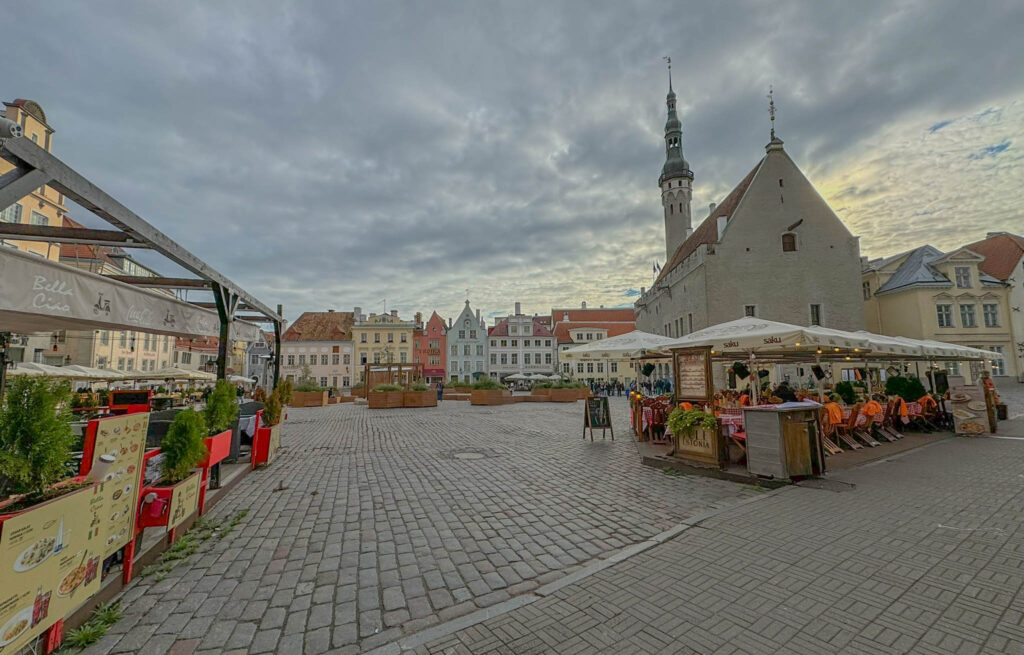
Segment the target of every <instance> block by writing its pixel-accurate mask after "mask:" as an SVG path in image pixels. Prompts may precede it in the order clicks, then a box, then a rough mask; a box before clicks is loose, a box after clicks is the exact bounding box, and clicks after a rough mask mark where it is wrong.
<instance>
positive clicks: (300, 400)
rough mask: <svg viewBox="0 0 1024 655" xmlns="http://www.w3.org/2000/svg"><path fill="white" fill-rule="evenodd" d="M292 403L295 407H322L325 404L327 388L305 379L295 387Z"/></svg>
mask: <svg viewBox="0 0 1024 655" xmlns="http://www.w3.org/2000/svg"><path fill="white" fill-rule="evenodd" d="M292 404H293V405H294V406H295V407H323V406H324V405H326V404H327V389H324V388H322V387H320V385H318V384H316V383H315V382H313V381H311V380H306V381H304V382H302V383H300V384H299V385H298V386H297V387H295V391H294V392H293V394H292Z"/></svg>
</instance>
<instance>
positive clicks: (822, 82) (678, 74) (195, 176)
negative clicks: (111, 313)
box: [3, 1, 1024, 317]
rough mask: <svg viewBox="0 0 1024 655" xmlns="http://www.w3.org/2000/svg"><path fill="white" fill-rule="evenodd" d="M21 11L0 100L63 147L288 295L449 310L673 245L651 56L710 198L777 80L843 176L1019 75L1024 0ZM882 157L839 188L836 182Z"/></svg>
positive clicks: (647, 256) (621, 266) (187, 240)
mask: <svg viewBox="0 0 1024 655" xmlns="http://www.w3.org/2000/svg"><path fill="white" fill-rule="evenodd" d="M18 14H19V17H18V26H17V29H13V30H10V31H9V32H8V36H7V40H8V41H9V42H10V45H9V47H10V48H11V49H12V51H15V52H20V53H26V56H23V57H18V60H17V61H18V64H19V66H18V67H16V68H12V69H11V70H9V71H8V72H9V74H8V75H6V76H5V82H6V85H5V86H4V91H3V96H4V98H5V99H8V100H9V99H11V98H13V97H28V98H32V99H35V100H37V101H39V102H40V103H41V104H42V105H43V107H44V108H45V109H46V111H47V113H48V116H49V117H50V119H51V122H52V123H53V126H54V127H55V128H56V129H57V135H56V141H55V151H56V153H57V154H58V156H60V157H61V158H62V159H64V160H65V161H67V162H68V163H70V164H71V165H73V166H75V167H76V168H77V169H78V170H80V171H81V172H83V173H85V174H86V175H87V176H89V177H90V178H91V179H93V180H94V181H95V182H97V183H99V184H100V185H101V186H102V187H103V188H105V189H106V190H107V191H109V192H111V193H112V194H113V195H115V196H116V197H118V198H119V199H120V200H122V201H123V202H124V203H125V204H126V205H128V206H129V207H132V208H133V209H135V210H136V211H137V212H138V213H140V214H141V215H143V216H144V217H146V218H148V219H149V220H151V221H152V222H153V223H155V224H156V225H157V226H159V227H160V228H161V229H163V230H164V231H165V232H166V233H168V234H170V235H171V236H173V237H175V238H177V239H178V240H180V241H181V242H182V243H183V244H184V245H185V246H186V247H188V248H190V249H192V250H193V251H195V252H196V253H197V254H199V255H200V256H202V257H204V258H205V259H207V260H208V261H210V262H211V263H212V264H213V265H214V266H215V267H217V268H218V269H220V270H222V271H223V272H224V273H225V274H227V275H228V276H229V277H231V278H233V279H235V280H237V281H238V282H240V283H241V284H243V285H244V286H245V287H246V288H247V289H249V290H250V291H252V292H253V293H255V294H257V295H258V296H259V297H261V298H263V299H264V300H266V301H267V302H270V303H276V302H282V303H284V305H285V306H286V309H287V310H288V314H289V315H290V316H292V317H294V316H297V315H298V313H299V312H301V311H303V310H307V309H320V308H324V307H327V306H333V307H338V308H348V307H350V306H352V305H363V306H369V305H370V304H371V303H375V302H378V301H379V299H381V298H384V297H387V298H388V305H389V307H396V308H398V309H400V310H401V311H402V313H403V314H406V315H411V314H412V313H413V312H414V311H417V310H420V311H424V312H429V311H431V310H433V309H437V310H438V311H439V312H440V313H442V314H443V315H446V316H447V315H453V314H455V313H457V312H458V311H459V310H460V309H461V307H462V301H463V300H464V293H465V292H464V289H465V288H466V287H470V288H471V289H472V291H471V296H472V299H473V304H474V306H480V307H482V308H483V309H484V310H485V313H486V312H490V311H502V312H506V311H509V310H510V308H511V304H512V302H514V301H515V300H522V301H523V303H524V306H528V307H529V310H530V311H537V312H544V311H547V310H548V309H549V308H550V307H551V306H553V305H559V304H562V305H566V304H568V305H575V304H578V302H579V301H580V300H581V299H583V298H586V299H587V300H588V302H590V303H591V304H592V305H598V304H602V303H603V304H607V305H609V306H611V305H613V304H616V303H621V300H622V297H623V294H624V292H623V289H627V290H635V289H636V288H638V287H640V286H642V285H647V284H649V283H650V279H651V277H650V271H651V263H652V261H654V260H655V259H657V260H659V261H660V260H663V259H664V246H663V235H662V227H661V218H660V216H661V212H660V205H659V198H658V192H657V186H656V180H657V175H658V172H659V169H660V165H661V161H662V142H661V130H662V127H663V125H664V120H665V116H664V94H665V71H664V68H663V66H662V63H661V59H660V58H661V56H662V55H666V54H668V55H672V57H673V62H674V75H675V87H676V91H677V93H679V97H680V108H681V113H682V117H683V123H684V145H685V149H686V156H687V158H688V159H689V161H690V162H691V164H692V166H693V168H694V170H695V173H696V181H695V196H694V203H693V205H694V210H693V213H694V216H695V218H696V219H699V218H701V217H703V216H704V215H705V214H706V213H707V212H706V210H703V209H702V208H703V207H706V206H707V203H708V202H712V201H715V202H717V201H720V200H721V199H722V196H723V195H724V194H725V193H727V192H728V191H729V189H730V188H731V187H732V186H733V185H734V184H735V183H736V182H737V181H738V180H739V179H741V178H742V177H743V175H745V174H746V172H747V171H748V170H749V169H750V168H751V167H752V166H753V165H754V163H755V162H756V161H757V160H758V159H759V158H760V156H761V155H762V154H763V150H762V149H761V148H762V146H763V145H764V143H765V142H766V141H767V130H768V120H767V115H766V107H765V104H766V101H765V99H764V95H765V92H766V89H767V86H768V84H769V83H774V84H775V86H776V90H777V96H776V97H777V102H778V104H779V107H780V114H779V121H778V128H779V133H780V135H781V136H782V137H783V138H784V139H785V140H786V147H787V149H788V150H789V151H790V153H791V154H792V155H793V156H794V158H795V159H796V160H797V161H798V163H800V164H801V165H803V166H805V168H806V169H807V170H809V171H810V172H812V173H813V175H812V179H817V178H819V177H820V178H831V177H834V176H836V175H838V174H839V173H841V172H842V171H841V170H840V167H841V166H842V165H844V164H842V162H844V161H847V158H845V156H846V155H848V154H849V153H851V152H852V151H855V150H856V149H857V147H858V146H859V144H861V143H863V142H864V141H865V140H867V139H870V138H871V137H873V136H875V135H877V134H879V133H880V132H882V131H884V130H885V129H886V127H887V126H891V125H893V124H895V123H898V122H900V121H903V120H907V119H909V118H913V117H917V116H920V115H927V116H929V119H928V120H927V122H926V124H925V127H927V126H929V125H931V126H935V125H939V124H940V120H952V118H951V117H955V116H958V115H963V114H966V113H968V112H980V110H981V109H982V108H986V107H1002V106H1003V105H1004V103H1005V101H1006V100H1007V99H1012V98H1015V97H1019V96H1020V94H1021V90H1022V88H1024V72H1022V69H1021V68H1020V67H1019V66H1018V65H1017V62H1018V61H1020V59H1021V55H1022V54H1024V46H1022V45H1021V43H1020V40H1019V39H1018V38H1017V37H1018V35H1017V34H1016V31H1017V26H1018V25H1020V24H1021V22H1022V18H1024V9H1022V7H1021V5H1019V3H1011V2H996V3H989V4H987V5H986V9H985V11H979V10H978V9H977V8H976V7H972V6H969V5H966V4H964V3H957V2H953V1H947V2H931V3H910V2H906V3H897V4H895V5H894V4H891V3H856V4H838V5H836V4H831V3H800V2H776V3H770V4H763V5H761V4H748V5H744V6H742V7H738V6H735V5H727V4H726V3H688V4H685V5H682V4H676V3H667V4H666V3H656V2H653V1H651V2H615V3H611V2H606V3H592V2H582V1H580V2H565V3H544V2H532V3H521V2H507V3H475V2H459V3H456V2H448V3H430V4H411V3H399V2H374V3H345V4H338V3H330V4H325V3H314V2H298V3H265V4H261V3H248V2H234V3H216V4H211V3H170V4H166V5H153V4H138V3H126V2H98V3H89V4H88V5H84V4H82V3H71V2H56V3H29V4H27V5H23V6H21V7H20V8H19V10H18ZM27 53H30V54H31V56H29V55H28V54H27ZM979 120H987V119H985V118H984V117H982V118H981V119H979ZM954 127H955V126H954V125H950V126H949V127H946V126H945V125H944V126H943V128H944V129H942V130H941V132H939V133H940V134H941V133H945V132H946V130H950V129H953V128H954ZM1000 138H1001V136H1000ZM989 143H990V144H996V145H998V144H999V143H1001V141H1000V140H999V139H996V140H993V141H990V142H989ZM884 177H885V175H884V171H879V173H878V177H877V178H873V179H874V181H875V182H876V184H870V189H868V190H866V191H865V192H864V193H866V194H868V196H869V197H871V196H872V194H878V193H879V192H880V189H882V188H883V187H882V185H881V184H877V183H878V182H881V181H882V180H884ZM871 181H872V179H868V180H859V181H858V182H857V183H851V184H848V185H846V186H847V187H848V188H849V189H850V190H851V192H853V193H852V195H851V197H850V198H849V200H848V201H849V202H851V203H852V202H854V201H856V200H858V199H860V190H861V189H862V187H863V186H864V185H866V184H868V183H869V182H871ZM844 202H846V200H844ZM874 206H875V207H877V208H879V212H880V213H878V215H877V216H876V217H875V218H873V219H872V220H874V221H875V222H877V225H875V224H874V223H872V224H866V223H862V224H863V225H865V226H866V227H865V232H866V234H867V235H871V238H875V236H874V235H876V234H881V233H883V232H884V230H885V229H886V228H885V226H886V225H887V224H891V220H892V219H891V217H889V216H887V215H886V214H885V213H884V211H885V208H887V207H891V204H887V203H881V204H878V203H876V204H875V205H874ZM947 214H949V215H953V214H955V212H951V213H949V212H947ZM75 216H76V218H79V219H82V220H87V219H86V218H85V217H84V215H83V213H82V212H80V211H79V212H77V213H76V214H75ZM949 220H953V219H952V218H950V219H949ZM866 240H867V239H866ZM158 265H159V266H160V267H161V269H162V270H166V268H167V265H166V264H164V263H158ZM626 293H628V292H626Z"/></svg>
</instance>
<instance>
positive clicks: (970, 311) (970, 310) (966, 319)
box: [960, 305, 978, 328]
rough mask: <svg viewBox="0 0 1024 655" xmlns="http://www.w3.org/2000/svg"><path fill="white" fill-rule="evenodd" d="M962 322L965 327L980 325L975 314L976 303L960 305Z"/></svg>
mask: <svg viewBox="0 0 1024 655" xmlns="http://www.w3.org/2000/svg"><path fill="white" fill-rule="evenodd" d="M960 324H961V325H962V326H963V327H965V328H972V327H978V324H977V322H976V321H975V316H974V305H960Z"/></svg>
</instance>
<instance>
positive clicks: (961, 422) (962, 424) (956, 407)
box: [949, 376, 988, 436]
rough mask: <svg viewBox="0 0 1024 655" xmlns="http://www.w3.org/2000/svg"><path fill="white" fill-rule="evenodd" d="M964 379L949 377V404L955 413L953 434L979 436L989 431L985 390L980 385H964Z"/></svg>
mask: <svg viewBox="0 0 1024 655" xmlns="http://www.w3.org/2000/svg"><path fill="white" fill-rule="evenodd" d="M962 381H963V378H962V377H958V376H950V377H949V384H950V386H949V403H950V406H951V407H952V410H951V411H952V412H953V432H955V433H957V434H967V435H972V436H978V435H982V434H985V432H987V431H988V429H987V428H986V427H985V424H986V423H987V422H988V407H987V406H986V405H985V390H984V389H982V387H981V385H980V384H970V385H968V384H963V383H962Z"/></svg>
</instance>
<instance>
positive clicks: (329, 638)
mask: <svg viewBox="0 0 1024 655" xmlns="http://www.w3.org/2000/svg"><path fill="white" fill-rule="evenodd" d="M611 410H612V415H613V418H614V420H615V431H616V435H617V439H615V440H614V441H613V440H612V439H611V438H610V435H609V437H608V438H607V439H604V440H602V439H601V438H600V437H599V436H598V437H597V440H596V441H594V442H591V441H590V440H589V438H588V439H587V440H584V439H583V438H582V437H583V435H582V425H583V404H582V403H574V404H554V403H528V404H527V403H522V404H515V405H505V406H497V407H474V406H470V405H469V403H467V402H457V401H447V402H443V403H441V405H440V406H439V407H437V408H425V409H395V410H370V409H368V408H367V407H366V406H364V405H355V404H341V405H331V406H328V407H324V408H311V409H295V408H291V409H289V410H288V415H289V416H288V420H287V422H286V423H285V424H284V431H283V436H282V446H283V447H282V450H281V452H280V455H279V457H278V458H277V459H276V460H275V461H274V462H273V464H272V465H271V466H270V467H269V468H267V469H264V470H261V471H257V472H254V473H252V474H250V475H248V476H247V477H246V478H245V479H243V480H242V481H241V482H240V483H239V485H238V486H236V487H235V488H234V489H233V490H232V491H231V493H230V494H229V495H228V496H227V497H225V498H224V499H223V500H222V501H221V502H220V503H219V504H218V505H217V506H216V507H215V509H214V510H213V511H212V513H211V517H212V518H214V519H225V518H229V517H231V516H233V515H234V514H235V513H236V512H238V511H240V510H243V509H247V510H249V514H248V515H247V516H246V517H245V518H244V519H243V520H242V521H241V523H239V524H238V526H237V527H236V528H235V530H234V531H233V532H232V533H231V534H230V535H229V536H227V537H226V538H224V539H222V540H218V541H212V542H209V543H208V545H207V546H204V548H203V549H202V550H201V551H200V552H199V553H197V554H195V555H193V556H192V557H191V558H190V559H189V560H188V561H187V562H185V563H183V564H180V565H179V566H178V567H176V568H175V569H174V570H173V572H172V573H171V574H170V575H169V576H168V577H167V579H166V580H163V581H161V582H157V581H155V580H153V579H152V578H142V579H139V580H138V581H137V582H135V583H133V585H132V586H131V587H130V588H129V589H128V590H127V592H126V596H127V597H129V598H134V599H139V600H141V599H145V602H142V603H138V602H133V603H126V611H127V617H126V618H125V621H135V622H137V623H136V625H135V627H133V628H132V629H131V630H129V631H127V633H123V634H121V633H118V634H115V635H112V636H111V638H109V639H104V640H103V642H101V644H97V645H96V646H95V647H93V648H92V649H90V651H89V652H90V655H91V654H92V653H104V654H105V653H118V652H141V651H140V649H142V648H145V652H147V653H156V654H158V655H160V654H163V653H166V652H169V651H170V649H172V648H174V649H175V652H176V653H184V652H192V651H194V652H197V653H199V652H226V651H232V650H238V651H239V652H252V653H257V652H280V653H299V652H304V653H320V652H327V651H328V650H330V649H348V650H353V649H354V650H353V652H358V650H364V651H365V650H369V649H372V648H374V647H377V646H380V645H383V644H386V643H388V642H390V641H393V640H395V639H397V638H399V637H402V636H404V635H408V634H413V633H416V632H418V631H420V630H423V629H424V628H428V627H430V626H432V625H436V624H438V623H440V622H442V621H446V620H450V619H452V618H455V617H458V616H463V615H465V614H468V613H470V612H473V611H476V610H477V609H480V608H482V607H488V606H492V605H494V604H496V603H500V602H502V601H504V600H506V599H509V598H512V597H514V596H518V595H520V594H523V593H527V592H530V591H531V590H533V589H535V588H536V587H537V586H538V585H541V584H545V583H547V582H551V581H553V580H556V579H558V578H560V577H562V576H564V575H566V574H567V573H571V572H572V571H574V570H576V569H578V568H579V567H580V566H581V565H584V564H585V563H587V562H591V561H593V560H595V559H598V558H602V557H606V556H608V555H610V554H612V553H614V552H616V551H618V550H620V549H622V548H624V547H626V546H628V545H630V544H636V543H638V542H642V541H645V540H647V539H648V538H650V537H651V536H653V535H656V534H658V533H660V532H662V531H664V530H666V529H668V528H670V527H672V526H674V525H676V524H678V523H679V522H680V521H681V520H683V519H686V518H687V517H690V516H694V515H697V514H700V513H704V512H707V511H709V510H712V509H717V508H721V507H726V506H729V505H730V504H733V503H736V502H738V501H740V500H742V499H745V498H750V497H752V496H755V495H757V494H759V493H763V492H762V491H760V490H758V489H755V488H752V487H749V486H745V485H738V484H735V483H730V482H724V481H720V480H714V479H710V478H704V477H689V476H679V475H668V474H665V473H663V472H661V471H659V470H656V469H652V468H648V467H644V466H642V465H641V464H640V458H639V456H638V454H637V449H636V445H635V443H634V442H633V441H632V439H631V435H630V433H629V426H628V416H627V414H628V408H627V405H626V402H625V399H624V398H612V399H611ZM175 633H177V635H176V637H177V638H176V639H170V640H168V639H165V638H164V637H166V636H168V635H173V634H175ZM640 638H641V637H638V639H640ZM195 640H198V642H196V641H195ZM341 652H344V651H341Z"/></svg>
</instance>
